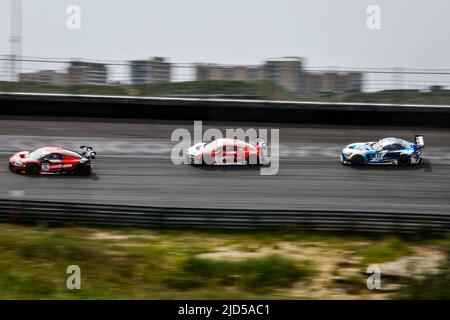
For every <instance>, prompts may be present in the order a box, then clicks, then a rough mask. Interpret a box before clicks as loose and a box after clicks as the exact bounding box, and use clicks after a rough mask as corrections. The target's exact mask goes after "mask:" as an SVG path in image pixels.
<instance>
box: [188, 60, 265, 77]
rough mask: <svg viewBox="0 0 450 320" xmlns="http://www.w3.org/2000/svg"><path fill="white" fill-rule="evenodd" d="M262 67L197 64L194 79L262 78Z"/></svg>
mask: <svg viewBox="0 0 450 320" xmlns="http://www.w3.org/2000/svg"><path fill="white" fill-rule="evenodd" d="M263 79H264V68H263V67H261V66H242V65H227V66H223V65H217V64H197V65H196V80H198V81H205V80H241V81H248V80H263Z"/></svg>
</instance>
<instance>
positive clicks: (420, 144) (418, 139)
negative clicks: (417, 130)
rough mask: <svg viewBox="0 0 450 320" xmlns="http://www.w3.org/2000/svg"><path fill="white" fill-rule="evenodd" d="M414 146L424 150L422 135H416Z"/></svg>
mask: <svg viewBox="0 0 450 320" xmlns="http://www.w3.org/2000/svg"><path fill="white" fill-rule="evenodd" d="M415 141H416V146H417V148H424V147H425V141H424V140H423V136H422V135H416V136H415Z"/></svg>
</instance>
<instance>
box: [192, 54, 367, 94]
mask: <svg viewBox="0 0 450 320" xmlns="http://www.w3.org/2000/svg"><path fill="white" fill-rule="evenodd" d="M303 61H304V60H303V59H302V58H300V57H284V58H276V59H269V60H266V61H265V62H264V64H263V65H259V66H242V65H227V66H223V65H217V64H197V65H196V80H199V81H204V80H242V81H248V80H266V81H271V82H273V83H275V84H276V85H278V86H280V87H282V88H284V89H286V90H288V91H290V92H293V93H297V94H302V93H313V92H361V90H362V73H359V72H351V73H345V72H335V71H326V72H322V73H318V72H308V71H306V70H305V69H304V67H303V65H304V63H303Z"/></svg>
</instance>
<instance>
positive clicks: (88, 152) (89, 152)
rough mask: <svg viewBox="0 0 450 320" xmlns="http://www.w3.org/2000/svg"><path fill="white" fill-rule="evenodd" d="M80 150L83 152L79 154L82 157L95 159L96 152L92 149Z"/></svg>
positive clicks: (85, 147)
mask: <svg viewBox="0 0 450 320" xmlns="http://www.w3.org/2000/svg"><path fill="white" fill-rule="evenodd" d="M80 149H81V150H83V152H82V153H81V154H82V155H83V156H85V157H86V158H88V159H95V156H96V155H97V152H95V151H94V149H92V147H87V146H80Z"/></svg>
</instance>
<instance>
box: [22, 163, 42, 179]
mask: <svg viewBox="0 0 450 320" xmlns="http://www.w3.org/2000/svg"><path fill="white" fill-rule="evenodd" d="M25 172H26V173H27V174H28V175H30V176H33V175H36V174H38V173H39V166H38V165H37V164H34V163H32V164H29V165H28V166H27V167H26V169H25Z"/></svg>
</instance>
